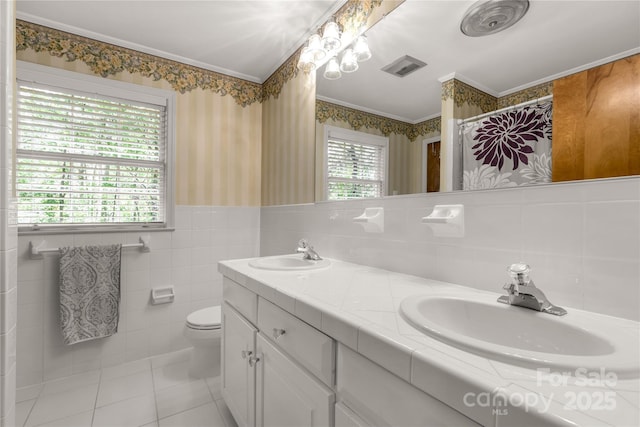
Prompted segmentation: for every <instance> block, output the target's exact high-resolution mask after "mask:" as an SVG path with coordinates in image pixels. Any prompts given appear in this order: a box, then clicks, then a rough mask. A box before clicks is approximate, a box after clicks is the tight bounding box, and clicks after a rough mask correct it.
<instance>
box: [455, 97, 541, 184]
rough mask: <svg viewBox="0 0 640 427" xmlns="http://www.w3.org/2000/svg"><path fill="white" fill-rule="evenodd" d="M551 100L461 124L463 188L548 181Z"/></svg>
mask: <svg viewBox="0 0 640 427" xmlns="http://www.w3.org/2000/svg"><path fill="white" fill-rule="evenodd" d="M552 108H553V104H552V102H545V103H541V104H537V105H527V106H524V107H521V108H517V109H515V110H509V111H505V112H503V113H499V114H496V115H494V116H490V117H486V118H483V119H480V120H478V121H476V122H472V123H466V124H464V125H462V127H461V131H460V132H461V137H462V153H463V154H462V161H463V175H462V187H463V189H464V190H480V189H487V188H499V187H516V186H520V185H529V184H538V183H544V182H551V115H552Z"/></svg>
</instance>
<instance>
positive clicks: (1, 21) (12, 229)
mask: <svg viewBox="0 0 640 427" xmlns="http://www.w3.org/2000/svg"><path fill="white" fill-rule="evenodd" d="M14 40H15V1H13V0H10V1H2V2H0V64H1V65H0V427H5V426H12V425H13V424H14V420H15V397H16V387H15V384H16V332H17V328H16V322H17V302H16V301H17V289H16V267H15V266H16V244H17V233H16V230H17V229H16V224H15V203H14V199H13V194H12V174H13V171H12V168H13V125H12V123H13V91H14V86H15V70H14V64H15V42H14Z"/></svg>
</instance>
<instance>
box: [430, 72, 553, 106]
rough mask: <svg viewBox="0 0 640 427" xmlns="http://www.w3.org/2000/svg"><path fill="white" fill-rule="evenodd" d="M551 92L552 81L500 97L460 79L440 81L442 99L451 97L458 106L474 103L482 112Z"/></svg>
mask: <svg viewBox="0 0 640 427" xmlns="http://www.w3.org/2000/svg"><path fill="white" fill-rule="evenodd" d="M552 94H553V81H550V82H546V83H541V84H539V85H536V86H532V87H529V88H526V89H523V90H521V91H518V92H514V93H512V94H509V95H505V96H503V97H500V98H496V97H494V96H492V95H489V94H488V93H485V92H483V91H481V90H480V89H477V88H475V87H473V86H470V85H468V84H467V83H464V82H461V81H460V80H456V79H451V80H447V81H446V82H444V83H442V100H443V101H446V100H447V99H453V100H454V102H455V103H456V106H458V107H460V106H462V105H463V104H465V103H466V104H469V105H474V106H477V107H480V108H481V109H482V111H483V112H484V113H488V112H490V111H494V110H498V109H500V108H505V107H511V106H514V105H518V104H521V103H523V102H527V101H531V100H533V99H537V98H542V97H544V96H547V95H552Z"/></svg>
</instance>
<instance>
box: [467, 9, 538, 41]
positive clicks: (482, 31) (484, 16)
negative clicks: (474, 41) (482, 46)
mask: <svg viewBox="0 0 640 427" xmlns="http://www.w3.org/2000/svg"><path fill="white" fill-rule="evenodd" d="M527 10H529V0H481V1H478V2H476V3H474V4H473V5H471V7H470V8H469V10H467V13H465V15H464V18H462V22H461V23H460V30H461V31H462V32H463V33H464V34H466V35H468V36H470V37H480V36H488V35H489V34H494V33H497V32H499V31H502V30H505V29H507V28H509V27H510V26H512V25H513V24H515V23H516V22H518V21H519V20H520V18H522V17H523V16H524V15H525V13H527Z"/></svg>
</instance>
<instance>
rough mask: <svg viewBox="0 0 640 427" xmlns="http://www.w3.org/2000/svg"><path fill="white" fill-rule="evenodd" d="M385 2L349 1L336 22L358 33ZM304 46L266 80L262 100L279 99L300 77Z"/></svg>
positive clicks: (338, 14)
mask: <svg viewBox="0 0 640 427" xmlns="http://www.w3.org/2000/svg"><path fill="white" fill-rule="evenodd" d="M382 2H383V0H349V1H348V2H347V3H346V4H345V5H344V6H342V7H341V8H340V10H338V12H336V14H335V20H336V22H337V23H338V24H339V25H340V26H341V28H342V29H343V30H344V31H352V32H355V31H357V30H358V29H359V28H360V27H361V26H362V25H364V24H366V22H367V20H368V19H369V16H371V14H372V13H373V11H374V9H375V8H377V7H379V6H380V5H381V4H382ZM303 47H304V45H303V46H300V48H299V49H298V50H297V51H296V52H295V53H294V54H293V55H291V56H290V57H289V59H287V60H286V61H285V62H284V63H283V64H282V65H281V66H280V67H278V69H277V70H276V71H275V72H274V73H273V74H272V75H271V76H269V77H268V78H267V80H265V82H264V84H263V92H262V93H263V97H262V100H263V101H266V100H268V99H269V98H271V97H274V98H278V95H279V94H280V92H281V91H282V88H283V87H284V85H285V84H286V83H287V82H288V81H289V80H291V79H293V78H295V77H296V76H297V75H298V58H299V57H300V52H301V51H302V48H303Z"/></svg>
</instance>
